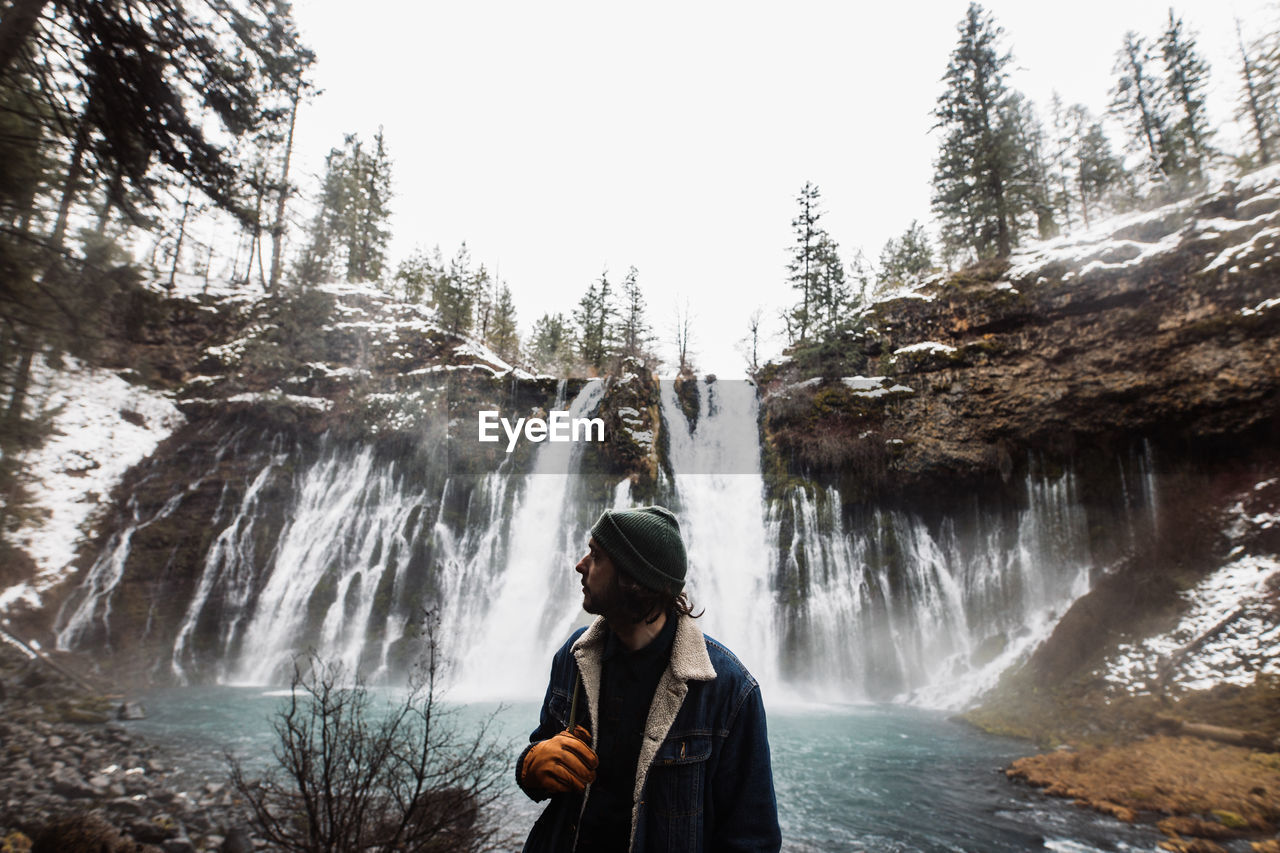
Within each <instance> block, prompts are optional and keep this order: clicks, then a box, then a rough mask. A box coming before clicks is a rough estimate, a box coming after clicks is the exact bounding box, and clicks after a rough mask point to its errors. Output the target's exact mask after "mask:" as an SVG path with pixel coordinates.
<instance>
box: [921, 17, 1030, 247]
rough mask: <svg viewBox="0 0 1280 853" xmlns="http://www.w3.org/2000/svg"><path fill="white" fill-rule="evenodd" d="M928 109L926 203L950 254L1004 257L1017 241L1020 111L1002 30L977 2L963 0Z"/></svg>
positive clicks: (1022, 200)
mask: <svg viewBox="0 0 1280 853" xmlns="http://www.w3.org/2000/svg"><path fill="white" fill-rule="evenodd" d="M957 29H958V32H959V34H960V38H959V41H958V43H957V45H956V48H955V50H953V51H952V53H951V60H950V62H949V63H948V65H947V71H946V74H945V75H944V76H943V80H944V82H945V83H946V89H945V91H944V92H943V93H942V95H940V96H939V97H938V105H937V107H936V108H935V109H934V116H935V117H936V118H937V120H938V122H937V125H936V126H937V127H940V128H942V129H943V130H944V131H945V136H944V139H943V141H942V146H941V151H940V153H939V156H938V160H937V162H936V163H935V164H934V178H933V188H934V193H933V209H934V211H935V212H936V213H937V214H938V216H939V218H940V219H941V221H942V235H943V240H944V243H945V244H946V245H947V246H948V248H949V249H950V251H951V253H952V254H953V255H955V254H959V253H961V252H963V251H964V250H966V249H971V250H972V251H973V252H974V253H975V254H976V255H977V256H978V257H980V258H985V257H1001V258H1003V257H1007V256H1008V255H1009V253H1010V252H1011V251H1012V249H1013V246H1014V244H1015V243H1016V242H1017V238H1018V229H1019V217H1020V216H1021V215H1022V214H1023V213H1024V212H1025V211H1026V210H1028V209H1029V208H1030V206H1031V204H1030V202H1029V201H1028V199H1027V198H1026V196H1025V192H1024V190H1025V186H1026V182H1025V180H1024V178H1023V176H1024V173H1025V172H1026V171H1027V165H1026V160H1027V155H1026V152H1025V150H1024V149H1023V148H1022V147H1021V145H1022V144H1023V143H1024V141H1025V140H1024V139H1023V138H1022V137H1021V136H1020V130H1021V128H1020V119H1021V113H1020V112H1019V109H1018V108H1017V105H1016V104H1014V103H1012V102H1011V101H1010V95H1011V92H1010V90H1009V88H1008V86H1007V83H1006V78H1007V72H1006V71H1005V67H1006V66H1007V65H1008V64H1009V62H1010V60H1011V58H1012V57H1011V55H1010V54H1009V53H1008V52H1007V51H1004V50H1003V49H1002V48H1001V47H1000V41H1001V38H1002V36H1003V34H1004V31H1003V30H1002V29H1001V28H1000V27H998V26H996V23H995V20H994V19H993V18H992V16H991V15H990V14H989V13H987V12H985V11H983V9H982V7H981V6H979V5H978V4H977V3H970V5H969V9H968V12H967V13H966V15H965V18H964V20H962V21H961V22H960V25H959V27H958V28H957Z"/></svg>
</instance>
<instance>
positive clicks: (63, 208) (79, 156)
mask: <svg viewBox="0 0 1280 853" xmlns="http://www.w3.org/2000/svg"><path fill="white" fill-rule="evenodd" d="M88 145H89V119H88V117H87V116H84V115H82V116H81V117H80V126H79V128H77V130H76V142H75V147H74V148H72V149H71V163H70V164H68V166H67V177H66V180H65V181H64V182H63V184H62V200H61V202H59V204H58V218H57V220H56V221H55V222H54V225H53V233H52V234H51V235H50V236H49V245H50V247H51V249H52V251H53V252H55V253H57V252H59V251H61V249H62V243H63V240H65V239H66V235H67V219H68V218H69V217H70V216H71V202H72V201H73V200H74V199H75V196H76V185H77V184H78V183H80V175H81V173H82V172H83V171H84V151H85V148H86V147H88Z"/></svg>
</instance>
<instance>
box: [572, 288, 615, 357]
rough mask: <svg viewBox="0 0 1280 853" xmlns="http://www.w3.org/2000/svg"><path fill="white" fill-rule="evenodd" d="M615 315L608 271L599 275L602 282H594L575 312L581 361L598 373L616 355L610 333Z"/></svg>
mask: <svg viewBox="0 0 1280 853" xmlns="http://www.w3.org/2000/svg"><path fill="white" fill-rule="evenodd" d="M616 315H617V309H615V308H614V305H613V285H612V284H610V282H609V273H608V271H607V270H606V271H605V272H602V273H601V274H600V281H599V282H592V283H591V285H590V286H588V288H587V292H586V293H585V294H583V296H582V299H580V300H579V301H578V310H576V311H574V312H573V321H574V325H576V326H577V330H578V352H579V354H580V355H581V356H582V361H583V362H584V363H585V364H586V365H587V366H588V367H591V368H593V369H594V370H596V371H597V372H600V371H603V370H604V368H605V365H606V363H607V362H608V361H609V357H610V356H611V355H612V354H613V350H614V346H613V344H614V342H613V340H612V335H611V332H612V331H613V319H614V317H615V316H616Z"/></svg>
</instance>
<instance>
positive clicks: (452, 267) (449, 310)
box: [431, 241, 475, 335]
mask: <svg viewBox="0 0 1280 853" xmlns="http://www.w3.org/2000/svg"><path fill="white" fill-rule="evenodd" d="M431 307H432V308H433V309H434V310H435V313H436V321H437V322H439V323H440V325H441V326H443V327H444V328H445V329H446V330H447V331H450V332H452V333H453V334H455V335H469V334H471V329H472V320H473V318H474V314H475V274H474V273H473V272H472V270H471V252H470V251H469V250H468V249H467V244H466V242H465V241H464V242H463V243H462V245H461V246H459V247H458V251H457V252H456V253H455V254H454V256H453V258H452V259H451V260H450V261H449V269H448V270H447V271H446V272H445V273H444V274H443V275H441V276H438V277H437V278H436V281H435V287H434V289H433V290H432V292H431Z"/></svg>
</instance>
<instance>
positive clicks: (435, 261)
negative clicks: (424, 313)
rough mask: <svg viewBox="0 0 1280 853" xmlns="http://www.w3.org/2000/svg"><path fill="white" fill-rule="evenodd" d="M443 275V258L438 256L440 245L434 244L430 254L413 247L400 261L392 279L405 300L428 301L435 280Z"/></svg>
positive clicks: (433, 290) (433, 291) (432, 292)
mask: <svg viewBox="0 0 1280 853" xmlns="http://www.w3.org/2000/svg"><path fill="white" fill-rule="evenodd" d="M443 275H444V259H443V258H442V257H441V256H440V247H439V246H436V248H435V251H434V252H433V254H431V255H428V254H427V253H426V252H424V251H423V250H422V249H415V250H414V251H413V253H412V254H411V255H409V257H407V258H405V259H404V260H403V261H401V262H400V265H399V266H398V267H397V268H396V274H395V276H394V277H393V281H394V283H395V286H396V287H397V288H398V289H399V293H400V296H401V298H402V299H404V300H405V301H406V302H423V301H427V302H428V303H430V300H431V298H432V297H433V295H434V294H435V289H436V286H437V282H438V281H439V279H440V278H441V277H442V276H443Z"/></svg>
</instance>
